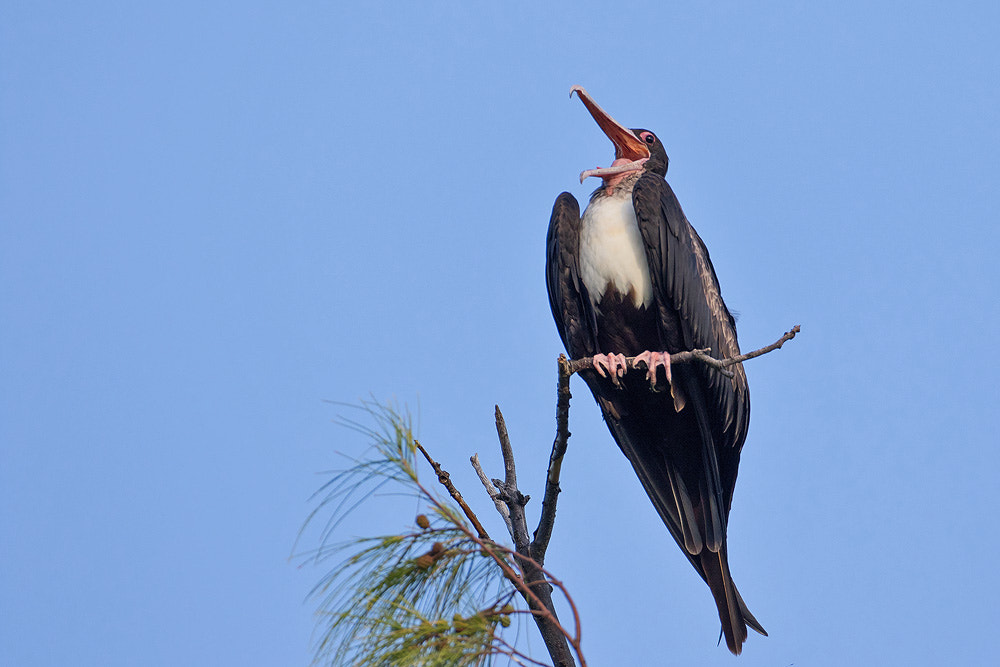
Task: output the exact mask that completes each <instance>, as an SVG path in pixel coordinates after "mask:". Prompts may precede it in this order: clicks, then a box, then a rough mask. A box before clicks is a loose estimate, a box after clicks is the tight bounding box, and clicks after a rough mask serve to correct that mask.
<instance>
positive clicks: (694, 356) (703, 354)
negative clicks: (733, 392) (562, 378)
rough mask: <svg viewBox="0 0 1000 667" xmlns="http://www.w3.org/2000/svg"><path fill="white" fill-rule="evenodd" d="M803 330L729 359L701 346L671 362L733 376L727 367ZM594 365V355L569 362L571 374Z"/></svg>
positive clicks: (770, 349)
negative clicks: (699, 365)
mask: <svg viewBox="0 0 1000 667" xmlns="http://www.w3.org/2000/svg"><path fill="white" fill-rule="evenodd" d="M801 330H802V327H800V326H799V325H798V324H796V325H795V326H794V327H792V328H791V330H789V331H786V332H785V334H784V335H783V336H782V337H781V338H779V339H778V340H776V341H775V342H773V343H771V344H770V345H767V346H765V347H762V348H760V349H759V350H754V351H753V352H747V353H746V354H741V355H739V356H736V357H729V358H727V359H716V358H715V357H713V356H711V355H710V354H708V353H709V352H711V349H709V348H707V347H705V348H700V349H697V350H685V351H683V352H672V353H671V354H670V364H671V365H676V364H686V363H690V362H692V361H700V362H702V363H703V364H706V365H707V366H711V367H712V368H715V369H717V370H718V371H719V372H720V373H722V374H723V375H725V376H726V377H733V372H732V371H729V370H726V368H727V367H729V366H732V365H734V364H739V363H742V362H744V361H746V360H748V359H753V358H754V357H759V356H760V355H762V354H767V353H768V352H773V351H774V350H777V349H779V348H781V346H782V345H784V344H785V343H786V342H788V341H790V340H791V339H793V338H795V334H797V333H799V331H801ZM635 360H636V358H635V357H626V358H625V363H626V364H627V365H628V367H629V368H635V367H636V366H635ZM593 367H594V358H593V357H583V358H580V359H574V360H572V361H570V362H569V369H570V370H569V372H570V375H572V374H573V373H579V372H580V371H582V370H584V369H586V368H593Z"/></svg>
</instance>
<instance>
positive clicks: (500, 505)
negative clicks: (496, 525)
mask: <svg viewBox="0 0 1000 667" xmlns="http://www.w3.org/2000/svg"><path fill="white" fill-rule="evenodd" d="M469 460H470V461H471V462H472V467H473V468H474V469H475V471H476V474H477V475H479V481H480V482H482V483H483V487H484V488H485V489H486V493H487V494H489V496H490V499H491V500H492V501H493V504H494V505H496V508H497V512H499V513H500V516H501V517H503V522H504V523H505V524H507V532H508V533H510V539H512V540H513V539H514V528H513V526H511V524H510V510H508V509H507V505H506V503H504V501H503V500H502V499H501V498H500V492H499V491H497V487H495V486H493V482H491V481H490V478H489V477H487V476H486V472H485V471H484V470H483V466H482V465H481V464H480V463H479V454H474V455H473V456H472V457H471V458H470V459H469Z"/></svg>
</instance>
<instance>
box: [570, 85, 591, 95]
mask: <svg viewBox="0 0 1000 667" xmlns="http://www.w3.org/2000/svg"><path fill="white" fill-rule="evenodd" d="M573 93H576V94H577V95H580V94H583V95H586V94H587V91H586V89H584V87H583V86H570V89H569V96H570V98H572V97H573Z"/></svg>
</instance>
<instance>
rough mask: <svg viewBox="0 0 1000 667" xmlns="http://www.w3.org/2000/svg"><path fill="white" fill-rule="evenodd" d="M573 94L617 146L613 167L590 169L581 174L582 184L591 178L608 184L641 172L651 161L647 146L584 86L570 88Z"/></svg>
mask: <svg viewBox="0 0 1000 667" xmlns="http://www.w3.org/2000/svg"><path fill="white" fill-rule="evenodd" d="M573 93H576V94H577V95H578V96H579V97H580V101H581V102H583V106H585V107H587V111H589V112H590V115H591V116H593V117H594V120H596V121H597V124H598V126H600V128H601V130H602V131H603V132H604V134H606V135H607V137H608V139H610V140H611V143H613V144H614V145H615V161H614V162H613V163H612V164H611V166H610V167H600V168H597V169H588V170H587V171H585V172H583V173H581V174H580V182H581V183H583V181H584V179H586V178H587V177H589V176H600V177H601V178H603V179H604V180H605V183H607V182H608V181H609V180H610V179H612V178H614V177H615V176H619V177H620V176H621V175H623V174H626V173H628V172H631V171H641V170H642V168H643V165H644V164H646V160H648V159H649V149H648V148H646V144H644V143H643V142H642V141H640V139H639V138H638V137H637V136H635V135H634V134H632V131H631V130H629V129H628V128H627V127H625V126H623V125H622V124H621V123H619V122H618V121H616V120H615V119H614V118H612V117H611V116H609V115H608V113H607V112H606V111H605V110H604V109H602V108H601V107H600V105H599V104H598V103H597V102H595V101H594V98H592V97H591V96H590V93H588V92H587V91H586V90H584V88H583V86H573V87H572V88H570V89H569V96H570V97H573Z"/></svg>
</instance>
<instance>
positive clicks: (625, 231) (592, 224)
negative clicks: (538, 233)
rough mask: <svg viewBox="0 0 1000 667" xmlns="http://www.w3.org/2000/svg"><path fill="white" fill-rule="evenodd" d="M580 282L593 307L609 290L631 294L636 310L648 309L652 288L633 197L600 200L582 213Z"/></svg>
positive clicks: (593, 202) (651, 297)
mask: <svg viewBox="0 0 1000 667" xmlns="http://www.w3.org/2000/svg"><path fill="white" fill-rule="evenodd" d="M580 279H581V280H582V281H583V284H584V285H586V286H587V290H588V291H589V292H590V300H591V302H593V303H594V304H595V305H596V304H597V303H598V302H599V301H600V300H601V297H602V296H604V293H605V292H606V291H607V289H608V288H609V287H610V288H611V289H614V290H615V291H617V292H619V293H621V294H623V295H624V294H628V293H629V291H631V292H632V299H633V303H634V304H635V306H636V307H639V306H649V304H650V303H652V301H653V286H652V284H651V283H650V280H649V264H648V262H647V261H646V252H645V250H644V249H643V244H642V236H641V235H640V234H639V225H638V223H637V222H636V220H635V210H634V209H633V208H632V197H631V196H624V197H601V198H599V199H595V200H594V201H592V202H591V203H590V206H588V207H587V210H586V211H584V213H583V221H582V224H581V229H580Z"/></svg>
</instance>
